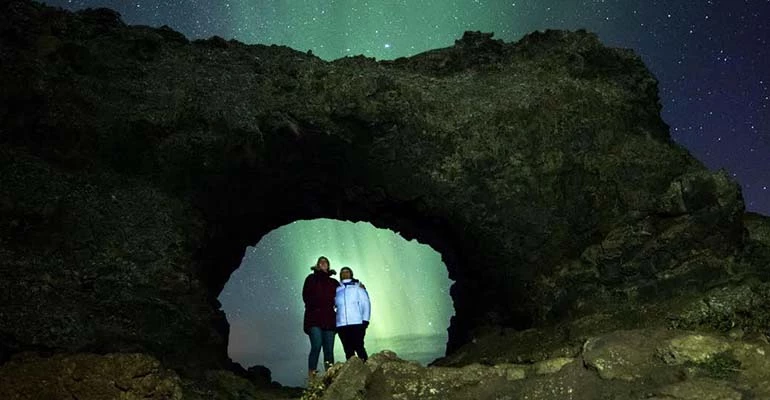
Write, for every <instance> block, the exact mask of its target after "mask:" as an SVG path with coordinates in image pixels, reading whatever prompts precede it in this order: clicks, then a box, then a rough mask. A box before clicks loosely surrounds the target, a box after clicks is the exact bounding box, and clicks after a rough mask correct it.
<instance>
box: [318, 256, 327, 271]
mask: <svg viewBox="0 0 770 400" xmlns="http://www.w3.org/2000/svg"><path fill="white" fill-rule="evenodd" d="M315 266H316V268H317V269H319V270H321V271H323V272H329V259H328V258H326V257H324V256H321V257H318V261H316V263H315Z"/></svg>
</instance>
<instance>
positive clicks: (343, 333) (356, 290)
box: [334, 267, 371, 361]
mask: <svg viewBox="0 0 770 400" xmlns="http://www.w3.org/2000/svg"><path fill="white" fill-rule="evenodd" d="M334 303H335V305H336V306H337V333H338V334H339V335H340V341H342V347H343V348H344V349H345V358H346V359H347V358H350V357H353V355H354V354H357V355H358V358H360V359H361V360H363V361H366V359H367V358H369V356H368V355H367V354H366V349H365V348H364V336H365V335H366V328H367V327H369V316H370V312H371V304H370V303H369V294H368V293H367V292H366V288H365V287H364V286H363V285H361V283H360V282H359V281H358V279H353V270H351V269H350V268H349V267H342V269H341V270H340V286H339V287H337V294H336V296H335V298H334Z"/></svg>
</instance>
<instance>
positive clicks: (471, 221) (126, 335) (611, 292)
mask: <svg viewBox="0 0 770 400" xmlns="http://www.w3.org/2000/svg"><path fill="white" fill-rule="evenodd" d="M0 58H1V59H2V63H0V88H2V89H0V143H2V147H0V260H1V261H0V273H1V274H2V280H0V296H2V297H0V358H2V359H7V358H8V357H9V356H10V355H11V354H13V353H16V352H20V351H25V350H45V351H54V352H58V351H75V352H96V353H107V352H146V353H150V354H153V355H154V356H156V357H158V358H159V359H160V360H161V361H162V362H163V363H164V364H165V365H168V366H170V367H172V368H175V369H176V370H178V371H181V372H184V373H185V374H188V375H189V374H192V375H201V374H203V372H202V371H204V370H206V369H217V368H230V366H231V364H230V362H229V360H228V359H227V352H226V343H227V333H228V332H227V330H228V326H227V324H226V321H225V319H224V315H223V314H222V313H221V311H218V308H219V304H218V303H217V301H216V300H215V299H216V297H217V296H218V294H219V292H220V291H221V289H222V287H223V286H224V284H225V282H226V281H227V279H228V277H229V275H230V273H231V272H232V271H233V270H234V269H235V268H237V267H238V265H239V263H240V261H241V258H242V255H243V251H244V249H245V248H246V246H247V245H251V244H254V243H256V242H257V241H258V240H259V239H260V238H261V237H262V235H264V234H266V233H267V232H269V231H270V230H272V229H274V228H277V227H279V226H282V225H284V224H287V223H290V222H292V221H295V220H298V219H310V218H321V217H326V218H336V219H341V220H351V221H359V220H366V221H370V222H372V223H373V224H374V225H376V226H379V227H386V228H390V229H393V230H395V231H398V232H400V233H401V234H402V235H403V236H404V237H406V238H407V239H411V238H417V239H418V240H420V241H421V242H423V243H427V244H429V245H431V246H433V248H434V249H436V250H437V251H440V252H441V253H442V255H443V257H444V262H445V263H446V265H447V267H448V269H449V274H450V277H451V278H452V279H454V280H455V281H456V283H455V285H454V286H453V288H452V291H451V295H452V298H453V300H454V304H455V310H456V315H455V317H454V318H453V319H452V322H451V326H450V328H449V332H450V338H449V340H450V342H449V345H448V350H449V351H450V352H452V351H455V350H457V349H458V348H459V347H460V346H461V345H463V344H466V343H469V342H470V341H471V339H472V338H474V337H475V336H476V334H475V333H474V330H475V329H476V328H480V327H483V326H485V325H492V326H495V327H496V328H493V329H500V328H499V327H504V328H506V329H511V328H513V329H517V330H519V329H524V328H531V327H535V326H543V325H553V324H556V323H560V322H564V321H601V323H600V324H599V325H597V326H593V329H594V330H598V331H601V330H609V329H618V328H622V327H627V326H629V325H632V326H638V325H643V324H644V323H645V321H656V323H663V324H665V323H666V322H665V321H667V320H666V318H661V317H660V315H659V314H658V315H653V316H650V314H649V313H646V311H645V310H650V309H654V310H661V308H660V307H656V306H655V305H656V304H658V305H660V304H672V303H666V302H677V301H678V300H677V299H684V300H687V301H691V300H692V299H697V298H698V296H701V295H702V294H703V293H707V292H709V291H712V290H718V289H719V288H720V287H726V288H735V287H742V285H749V286H748V287H750V288H751V289H750V291H751V292H752V293H754V294H755V295H756V296H755V297H751V296H749V297H745V296H743V295H740V296H735V297H733V296H729V295H725V296H723V297H721V298H723V299H725V298H730V299H734V300H735V301H732V300H731V301H726V302H725V304H730V306H729V307H733V308H731V309H732V310H736V313H735V314H734V315H736V317H735V318H732V319H731V321H732V322H733V323H735V324H737V325H739V326H738V327H739V328H740V327H743V328H745V329H746V331H747V333H761V334H764V333H766V332H767V325H766V321H768V318H767V311H768V308H767V304H768V303H767V302H766V300H764V299H767V296H766V294H765V293H766V290H765V291H763V289H762V288H763V287H764V286H763V285H765V283H766V281H767V278H768V268H767V266H768V265H769V263H770V241H768V234H767V232H768V231H770V228H769V226H770V223H768V219H767V218H766V217H762V216H758V215H744V209H743V202H742V199H741V194H740V191H739V188H738V186H737V185H736V184H735V183H734V182H732V181H730V180H729V179H728V178H727V177H726V176H725V175H724V174H723V173H711V172H708V171H707V170H706V169H705V168H704V167H703V166H702V165H701V164H700V163H698V162H697V161H696V160H695V159H693V158H692V157H691V156H690V155H689V154H688V153H687V152H686V151H684V150H683V149H682V148H680V147H679V146H677V145H676V144H675V143H673V142H672V141H671V139H670V137H669V135H668V127H667V126H666V125H665V124H664V123H663V121H662V120H661V119H660V113H659V112H660V104H659V101H658V95H657V82H656V80H655V78H654V77H653V76H652V75H651V74H650V73H649V71H648V70H647V69H646V68H645V66H644V65H643V63H642V62H641V60H640V59H639V57H637V56H636V55H635V54H633V53H632V52H631V51H628V50H622V49H612V48H607V47H605V46H603V45H602V44H601V43H600V42H599V41H598V39H597V37H596V36H595V35H593V34H591V33H588V32H585V31H577V32H564V31H547V32H544V33H533V34H531V35H528V36H526V37H525V38H523V39H522V40H521V41H519V42H517V43H503V42H502V41H499V40H494V39H492V35H491V34H484V33H479V32H476V33H473V32H468V33H466V34H465V35H464V36H463V38H461V39H459V40H458V41H457V42H456V43H455V45H454V46H453V47H450V48H446V49H437V50H432V51H429V52H426V53H422V54H419V55H416V56H414V57H410V58H402V59H398V60H394V61H383V62H377V61H375V60H372V59H367V58H365V57H351V58H343V59H340V60H335V61H333V62H325V61H323V60H320V59H318V58H316V57H314V56H312V55H310V54H305V53H301V52H297V51H294V50H292V49H289V48H286V47H279V46H247V45H244V44H242V43H239V42H236V41H225V40H224V39H221V38H212V39H209V40H199V41H193V42H189V41H188V40H186V39H185V38H184V37H183V36H182V35H180V34H178V33H176V32H174V31H172V30H170V29H169V28H167V27H163V28H158V29H155V28H149V27H132V26H126V25H125V24H123V23H122V22H121V21H120V19H119V17H118V16H117V14H115V13H114V12H112V11H109V10H104V9H100V10H88V11H83V12H79V13H70V12H66V11H62V10H57V9H53V8H49V7H44V6H42V5H40V4H38V3H34V2H29V1H20V0H12V1H5V2H3V3H2V4H0ZM725 290H728V291H729V290H730V289H725ZM714 293H717V292H714ZM736 293H737V292H736ZM741 293H743V292H741ZM748 298H751V299H754V300H751V302H749V303H746V299H748ZM684 300H682V301H684ZM692 301H695V300H692ZM754 301H758V302H759V304H762V305H763V307H764V308H762V307H759V308H756V307H755V308H753V309H752V311H751V312H753V313H754V314H753V316H752V317H751V318H746V317H745V315H744V316H742V315H743V314H741V313H740V312H738V311H739V310H746V309H747V308H750V305H749V304H755V303H752V302H754ZM676 304H680V305H681V304H684V303H683V302H678V303H676ZM688 304H690V303H688ZM709 304H713V303H709ZM682 307H683V308H686V307H685V306H682ZM677 315H678V317H677V318H679V320H678V321H681V322H682V324H683V325H685V326H698V327H703V328H711V329H721V330H724V329H726V328H725V326H723V325H722V323H723V322H720V321H723V320H724V318H723V317H719V315H733V314H730V313H729V312H727V314H724V313H723V314H719V311H717V309H716V308H713V307H712V308H711V311H709V312H706V313H701V314H697V313H694V314H693V313H690V314H688V313H686V312H684V311H682V313H681V314H677ZM687 315H690V316H695V315H699V317H697V318H695V317H692V318H690V317H686V316H687ZM620 316H622V317H620ZM615 317H618V318H615ZM648 317H649V319H647V318H648ZM580 318H588V319H582V320H581V319H580ZM591 318H593V319H591ZM749 321H765V322H759V323H757V322H749ZM742 324H745V326H744V325H742ZM574 326H575V328H574V329H577V330H578V331H579V332H583V334H585V332H586V331H585V330H583V331H581V329H583V328H581V327H580V326H577V325H574ZM733 328H735V326H732V327H731V328H730V329H733ZM485 329H486V328H485ZM553 332H554V336H553V337H550V338H547V339H544V340H545V341H547V342H554V343H555V345H556V347H558V346H560V345H563V346H566V347H565V348H570V349H571V348H572V347H571V346H573V345H574V343H573V342H570V341H569V337H570V335H563V332H564V331H562V330H559V329H555V330H554V331H553ZM573 333H574V332H573ZM578 336H580V335H578ZM573 337H574V336H573ZM581 337H582V336H581ZM561 340H564V341H565V342H564V343H561V344H560V341H561ZM471 358H472V357H471ZM238 384H239V385H240V383H238ZM672 390H673V389H672Z"/></svg>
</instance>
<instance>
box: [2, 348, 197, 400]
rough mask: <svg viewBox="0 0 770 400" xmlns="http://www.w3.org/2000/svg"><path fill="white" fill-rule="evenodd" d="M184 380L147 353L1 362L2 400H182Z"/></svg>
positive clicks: (24, 357)
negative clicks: (2, 363)
mask: <svg viewBox="0 0 770 400" xmlns="http://www.w3.org/2000/svg"><path fill="white" fill-rule="evenodd" d="M181 383H182V382H181V380H180V378H179V377H178V376H177V374H176V373H174V372H173V371H169V370H167V369H165V368H163V367H162V366H161V365H160V362H158V360H156V359H154V358H152V357H150V356H147V355H144V354H107V355H104V356H100V355H95V354H73V355H64V354H57V355H53V356H50V357H41V356H39V355H35V354H23V355H20V356H17V357H15V358H14V359H13V360H12V361H10V362H8V363H6V364H4V365H2V366H0V399H4V400H22V399H29V400H33V399H34V400H37V399H79V400H97V399H125V400H140V399H153V400H161V399H162V400H181V399H182V385H181Z"/></svg>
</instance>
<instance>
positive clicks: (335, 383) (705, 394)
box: [303, 329, 770, 400]
mask: <svg viewBox="0 0 770 400" xmlns="http://www.w3.org/2000/svg"><path fill="white" fill-rule="evenodd" d="M768 351H770V345H768V344H767V342H766V341H764V342H751V341H745V340H738V339H731V338H729V337H726V336H720V335H704V334H700V333H695V332H691V331H679V330H659V329H653V330H649V329H648V330H626V331H616V332H612V333H609V334H605V335H600V336H594V337H590V338H588V339H587V340H586V341H585V343H584V344H583V346H582V348H581V349H580V350H579V351H578V352H577V353H576V354H575V355H574V356H573V357H559V358H546V359H542V360H540V361H537V362H534V363H524V364H509V363H499V364H496V365H482V364H478V363H474V364H469V365H466V366H464V367H461V368H449V367H429V368H426V367H422V366H420V365H418V364H415V363H413V362H409V361H405V360H402V359H399V358H398V357H397V356H396V354H394V353H392V352H387V351H386V352H381V353H377V354H375V355H374V356H372V357H371V358H370V359H369V361H368V362H367V363H366V364H364V363H363V362H361V361H360V360H359V359H358V358H352V359H350V360H348V361H347V362H346V363H345V364H337V365H335V366H334V367H333V368H331V369H330V370H329V371H328V372H327V373H326V375H324V376H323V377H320V378H319V379H317V380H315V381H314V382H313V383H312V384H311V385H309V387H308V389H307V390H306V391H305V393H304V395H303V398H304V399H324V400H325V399H334V400H358V399H401V400H409V399H479V400H481V399H533V400H550V399H553V400H556V399H574V400H580V399H585V400H594V399H650V398H655V399H679V400H696V399H736V400H737V399H751V398H757V399H764V398H768V396H770V370H769V369H768V367H770V361H769V360H770V359H768V357H767V354H768V353H767V352H768Z"/></svg>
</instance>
